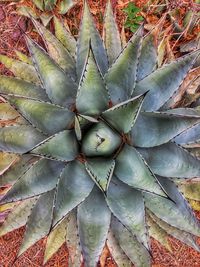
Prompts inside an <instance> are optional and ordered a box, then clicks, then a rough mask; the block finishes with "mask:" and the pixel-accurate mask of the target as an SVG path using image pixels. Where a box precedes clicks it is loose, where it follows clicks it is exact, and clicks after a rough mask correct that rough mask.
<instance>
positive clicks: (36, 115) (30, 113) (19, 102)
mask: <svg viewBox="0 0 200 267" xmlns="http://www.w3.org/2000/svg"><path fill="white" fill-rule="evenodd" d="M7 99H8V101H9V102H10V103H11V104H12V105H14V106H15V108H16V109H17V110H18V112H19V113H20V114H21V115H22V116H23V117H25V118H26V119H27V120H28V121H29V122H30V123H31V124H32V125H33V126H34V127H37V128H38V129H39V130H41V131H42V132H44V133H45V134H55V133H57V132H59V131H61V130H64V129H67V128H70V127H71V125H72V122H73V119H74V113H73V112H71V111H70V110H68V109H67V108H63V107H59V106H57V105H53V104H50V103H47V102H41V101H36V100H31V99H27V98H20V97H13V96H12V97H7Z"/></svg>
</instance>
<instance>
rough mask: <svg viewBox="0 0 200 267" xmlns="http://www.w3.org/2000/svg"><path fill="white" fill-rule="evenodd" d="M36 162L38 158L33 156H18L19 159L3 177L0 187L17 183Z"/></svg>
mask: <svg viewBox="0 0 200 267" xmlns="http://www.w3.org/2000/svg"><path fill="white" fill-rule="evenodd" d="M3 153H5V152H3ZM36 160H37V158H36V157H33V156H32V155H22V156H20V157H19V156H18V159H17V160H16V161H15V162H14V163H13V164H12V165H11V166H10V167H9V168H8V169H7V170H6V171H5V172H4V173H3V174H2V175H1V178H0V187H1V186H3V185H6V184H12V183H13V182H15V181H16V180H17V179H19V177H20V176H22V175H23V174H24V173H25V172H26V171H27V170H28V169H29V168H30V166H31V165H32V164H33V163H34V162H35V161H36Z"/></svg>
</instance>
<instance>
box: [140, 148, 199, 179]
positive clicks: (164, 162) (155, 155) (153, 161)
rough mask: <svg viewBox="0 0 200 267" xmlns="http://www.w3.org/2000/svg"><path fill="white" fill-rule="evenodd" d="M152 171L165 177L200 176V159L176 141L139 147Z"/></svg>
mask: <svg viewBox="0 0 200 267" xmlns="http://www.w3.org/2000/svg"><path fill="white" fill-rule="evenodd" d="M139 152H140V153H142V155H143V156H144V158H145V160H146V161H147V163H148V164H149V166H150V168H151V169H152V171H153V172H154V173H156V174H158V175H161V176H164V177H178V178H192V177H199V176H200V161H199V160H197V159H196V158H194V157H193V156H191V155H190V154H189V153H188V152H187V151H186V150H184V149H182V148H181V147H179V146H177V145H176V144H174V143H167V144H165V145H161V146H158V147H153V148H146V149H144V148H143V149H139Z"/></svg>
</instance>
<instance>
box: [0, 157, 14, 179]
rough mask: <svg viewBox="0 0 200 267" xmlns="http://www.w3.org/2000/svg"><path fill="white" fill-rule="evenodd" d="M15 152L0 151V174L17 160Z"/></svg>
mask: <svg viewBox="0 0 200 267" xmlns="http://www.w3.org/2000/svg"><path fill="white" fill-rule="evenodd" d="M17 158H18V157H17V156H16V155H15V154H10V153H5V152H0V175H2V174H3V173H4V172H5V171H6V170H7V169H9V167H10V166H11V165H12V164H13V163H14V162H15V161H16V160H17Z"/></svg>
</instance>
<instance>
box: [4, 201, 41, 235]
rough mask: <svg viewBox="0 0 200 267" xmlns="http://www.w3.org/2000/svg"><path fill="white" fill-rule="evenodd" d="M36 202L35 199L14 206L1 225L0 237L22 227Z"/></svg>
mask: <svg viewBox="0 0 200 267" xmlns="http://www.w3.org/2000/svg"><path fill="white" fill-rule="evenodd" d="M36 200H37V198H32V199H27V200H24V201H23V202H21V203H19V204H18V205H17V206H15V207H14V209H12V211H11V212H10V213H9V214H8V216H7V218H6V220H5V221H4V223H3V224H2V225H1V227H0V236H3V235H5V234H7V233H9V232H11V231H13V230H15V229H18V228H20V227H22V226H24V225H25V224H26V222H27V220H28V216H29V215H30V213H31V210H32V208H33V206H34V205H35V203H36Z"/></svg>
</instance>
